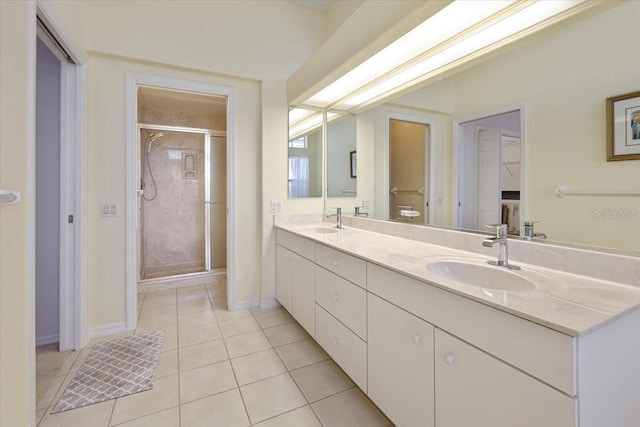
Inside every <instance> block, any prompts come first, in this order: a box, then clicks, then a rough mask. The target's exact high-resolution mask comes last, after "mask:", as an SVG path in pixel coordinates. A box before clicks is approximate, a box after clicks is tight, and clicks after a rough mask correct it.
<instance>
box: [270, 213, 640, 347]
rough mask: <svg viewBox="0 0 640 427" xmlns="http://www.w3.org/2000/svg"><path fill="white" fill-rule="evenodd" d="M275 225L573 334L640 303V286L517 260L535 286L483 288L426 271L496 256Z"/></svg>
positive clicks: (321, 225) (354, 232) (322, 225)
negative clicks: (437, 263) (432, 264)
mask: <svg viewBox="0 0 640 427" xmlns="http://www.w3.org/2000/svg"><path fill="white" fill-rule="evenodd" d="M276 228H280V229H282V230H286V231H289V232H291V233H294V234H297V235H300V236H303V237H306V238H308V239H311V240H314V241H316V242H319V243H322V244H324V245H326V246H329V247H331V248H334V249H337V250H340V251H343V252H347V253H349V254H352V255H354V256H357V257H359V258H362V259H364V260H366V261H369V262H372V263H374V264H377V265H380V266H382V267H385V268H388V269H390V270H394V271H396V272H398V273H401V274H404V275H407V276H411V277H413V278H415V279H418V280H420V281H423V282H425V283H426V284H429V285H432V286H436V287H438V288H441V289H444V290H447V291H449V292H453V293H455V294H458V295H461V296H463V297H465V298H469V299H472V300H475V301H477V302H480V303H483V304H486V305H489V306H491V307H494V308H496V309H499V310H502V311H505V312H508V313H510V314H513V315H515V316H518V317H521V318H523V319H527V320H530V321H532V322H535V323H538V324H540V325H543V326H546V327H548V328H551V329H554V330H556V331H558V332H561V333H564V334H567V335H570V336H580V335H585V334H587V333H589V332H591V331H593V330H595V329H597V328H599V327H601V326H603V325H604V324H606V323H607V322H609V321H611V320H613V319H615V318H616V317H618V316H621V315H622V314H624V313H626V312H628V311H631V310H635V309H638V308H640V288H634V287H631V286H627V285H621V284H618V283H614V282H609V281H605V280H599V279H593V278H589V277H585V276H579V275H575V274H570V273H565V272H559V271H557V270H551V269H547V268H543V267H539V266H534V265H528V264H522V263H516V264H517V265H518V266H520V267H521V268H522V270H519V271H513V274H516V275H519V276H521V277H524V278H526V279H528V280H530V281H531V282H533V283H534V284H535V285H536V287H535V289H533V290H526V291H503V290H495V289H484V288H480V287H476V286H471V285H465V284H461V283H458V282H455V281H452V280H448V279H444V278H442V277H440V276H437V275H435V274H432V273H430V272H429V271H427V269H426V268H425V265H426V264H428V263H429V262H433V261H440V260H443V261H463V262H468V263H469V262H470V263H480V264H482V265H485V263H486V261H487V260H490V259H494V260H495V258H488V257H484V256H482V255H479V254H476V253H472V252H466V251H462V250H457V249H451V248H447V247H445V246H438V245H432V244H428V243H424V242H418V241H414V240H408V239H403V238H400V237H394V236H389V235H386V234H381V233H375V232H371V231H365V230H360V229H357V228H344V229H343V230H340V231H337V232H322V231H323V230H324V229H330V228H331V226H330V225H329V224H327V223H326V222H316V223H308V222H306V223H287V224H278V225H276ZM481 240H482V237H478V245H480V244H481ZM495 268H499V267H495Z"/></svg>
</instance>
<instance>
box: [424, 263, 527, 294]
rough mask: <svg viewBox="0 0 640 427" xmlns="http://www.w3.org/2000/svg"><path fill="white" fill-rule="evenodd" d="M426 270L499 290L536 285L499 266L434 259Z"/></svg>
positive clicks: (454, 279)
mask: <svg viewBox="0 0 640 427" xmlns="http://www.w3.org/2000/svg"><path fill="white" fill-rule="evenodd" d="M425 268H426V269H427V271H428V272H430V273H432V274H435V275H436V276H439V277H441V278H443V279H447V280H451V281H453V282H458V283H462V284H464V285H470V286H477V287H479V288H484V289H495V290H500V291H530V290H532V289H535V288H536V285H535V284H534V283H533V282H531V281H529V280H527V279H526V278H524V277H522V276H520V275H518V274H515V273H513V272H512V271H510V270H507V269H505V268H501V267H494V266H490V265H486V264H474V263H469V262H460V261H435V262H431V263H429V264H427V265H426V266H425Z"/></svg>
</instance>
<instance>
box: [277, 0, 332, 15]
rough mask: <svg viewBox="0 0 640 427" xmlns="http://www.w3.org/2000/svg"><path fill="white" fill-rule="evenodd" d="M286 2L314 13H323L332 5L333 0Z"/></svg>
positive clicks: (294, 0) (290, 0) (289, 0)
mask: <svg viewBox="0 0 640 427" xmlns="http://www.w3.org/2000/svg"><path fill="white" fill-rule="evenodd" d="M287 2H288V3H292V4H295V5H298V6H302V7H304V8H306V9H311V10H315V11H316V12H322V13H325V12H326V11H327V10H329V8H330V7H331V5H332V4H333V3H334V0H287Z"/></svg>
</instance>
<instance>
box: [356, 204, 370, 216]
mask: <svg viewBox="0 0 640 427" xmlns="http://www.w3.org/2000/svg"><path fill="white" fill-rule="evenodd" d="M363 208H364V209H366V207H364V206H356V208H355V213H354V215H353V216H369V213H368V212H362V211H361V210H360V209H363Z"/></svg>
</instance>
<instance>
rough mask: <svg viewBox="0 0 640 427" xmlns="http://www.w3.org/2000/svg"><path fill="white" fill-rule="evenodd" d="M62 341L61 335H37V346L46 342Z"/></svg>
mask: <svg viewBox="0 0 640 427" xmlns="http://www.w3.org/2000/svg"><path fill="white" fill-rule="evenodd" d="M59 341H60V335H59V334H55V335H45V336H44V337H36V347H37V346H41V345H46V344H53V343H54V342H59Z"/></svg>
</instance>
